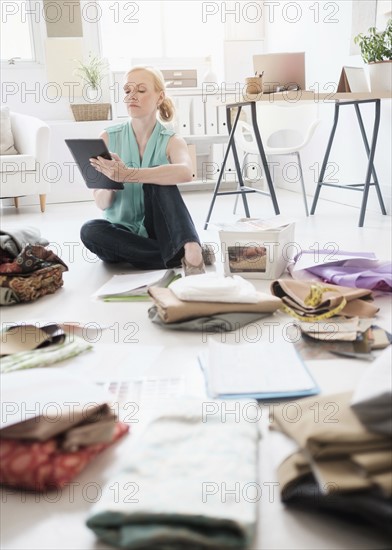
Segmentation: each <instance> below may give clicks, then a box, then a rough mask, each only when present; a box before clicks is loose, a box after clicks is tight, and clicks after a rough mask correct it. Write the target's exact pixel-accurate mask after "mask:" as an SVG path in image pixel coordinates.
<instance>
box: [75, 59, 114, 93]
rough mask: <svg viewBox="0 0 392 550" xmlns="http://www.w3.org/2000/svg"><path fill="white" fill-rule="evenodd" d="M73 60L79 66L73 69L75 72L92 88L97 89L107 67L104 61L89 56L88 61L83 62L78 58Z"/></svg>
mask: <svg viewBox="0 0 392 550" xmlns="http://www.w3.org/2000/svg"><path fill="white" fill-rule="evenodd" d="M75 61H76V62H77V63H78V65H79V67H78V68H77V69H75V73H76V74H77V75H78V76H79V77H80V78H81V79H82V80H83V81H84V82H86V83H87V84H89V85H90V86H91V87H92V88H93V89H94V90H96V89H98V87H99V85H100V83H101V80H102V79H103V77H104V76H105V73H106V70H107V68H108V67H107V63H106V61H104V60H103V59H99V58H98V57H91V56H90V59H89V61H88V63H83V62H82V61H79V60H78V59H75Z"/></svg>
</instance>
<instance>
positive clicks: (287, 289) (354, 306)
mask: <svg viewBox="0 0 392 550" xmlns="http://www.w3.org/2000/svg"><path fill="white" fill-rule="evenodd" d="M314 284H315V282H314V281H298V280H293V279H277V280H275V281H273V282H272V283H271V292H272V294H273V295H274V296H277V297H279V298H281V300H282V301H283V303H284V304H285V305H287V306H288V307H290V308H292V309H293V310H294V311H295V313H297V314H299V315H303V316H309V317H313V316H317V315H322V314H323V313H326V312H328V311H331V310H333V309H334V308H336V307H337V306H338V305H339V304H340V303H341V301H342V296H343V297H344V298H345V299H346V301H347V302H348V303H347V304H346V306H345V307H344V308H343V309H342V310H341V311H340V313H339V315H345V316H347V317H356V316H358V317H374V315H376V313H377V312H378V311H379V308H378V307H376V306H375V305H373V304H371V303H369V301H368V300H371V299H372V291H371V290H368V289H365V288H349V287H344V286H338V285H333V284H330V283H328V284H322V285H321V286H324V287H328V288H333V291H328V292H325V293H324V294H323V297H322V301H321V303H320V304H319V305H317V306H311V305H306V304H305V299H306V298H307V297H308V296H309V293H310V290H311V286H312V285H314ZM365 300H366V301H365Z"/></svg>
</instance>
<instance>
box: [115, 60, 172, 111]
mask: <svg viewBox="0 0 392 550" xmlns="http://www.w3.org/2000/svg"><path fill="white" fill-rule="evenodd" d="M140 70H143V71H147V72H148V73H149V74H150V75H151V76H152V78H153V81H154V88H155V91H156V92H163V94H164V98H163V100H162V102H161V103H160V105H159V106H158V111H159V118H160V119H161V120H162V122H170V121H171V120H173V117H174V113H175V108H174V103H173V101H172V100H171V98H170V97H167V96H166V86H165V79H164V78H163V74H162V73H161V71H160V70H159V69H157V68H155V67H150V66H149V65H136V66H135V67H132V69H130V70H129V71H128V72H127V74H126V76H127V77H128V75H129V74H130V73H132V72H133V71H140Z"/></svg>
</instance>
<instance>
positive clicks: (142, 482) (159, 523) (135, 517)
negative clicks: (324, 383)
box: [87, 399, 259, 550]
mask: <svg viewBox="0 0 392 550" xmlns="http://www.w3.org/2000/svg"><path fill="white" fill-rule="evenodd" d="M237 405H239V406H240V407H242V406H243V407H246V406H249V401H247V402H245V401H244V402H242V401H239V402H237ZM206 406H208V407H207V408H206ZM225 410H226V409H225V404H224V403H223V402H219V401H214V402H211V403H202V402H201V401H199V400H193V399H187V400H178V401H176V402H173V403H172V404H171V405H170V406H168V408H167V409H166V410H164V411H162V412H161V413H160V415H159V416H157V417H156V418H154V419H153V420H152V421H151V422H150V423H149V425H148V426H147V427H146V429H145V431H144V432H143V433H142V434H141V435H140V437H139V438H138V440H137V445H136V444H135V446H134V448H133V452H132V454H131V455H130V457H129V459H128V467H127V469H126V470H125V471H123V472H121V473H119V474H118V475H117V476H116V477H115V478H114V479H111V480H110V482H109V483H108V484H107V486H106V487H105V488H104V489H103V493H102V497H101V498H100V500H99V501H98V502H96V503H95V504H94V506H93V508H92V510H91V514H90V517H89V519H88V521H87V525H88V527H90V528H91V529H92V530H93V531H94V532H95V533H96V534H97V536H98V537H99V538H101V539H102V540H103V541H105V542H106V543H109V544H112V545H114V546H117V547H120V548H129V549H138V550H141V549H149V548H159V549H162V550H164V549H167V550H169V549H170V550H172V549H174V548H186V549H189V550H196V549H198V550H202V549H213V548H214V549H219V550H223V549H228V548H231V549H235V548H238V549H239V548H241V549H245V548H248V547H249V545H250V544H251V543H252V541H253V538H254V534H255V526H256V517H257V505H256V502H255V500H252V499H251V498H243V497H242V496H241V495H243V494H244V493H246V488H248V487H249V486H252V485H253V484H257V456H258V455H257V448H258V440H259V429H258V425H257V422H249V420H248V417H247V415H243V414H241V410H240V409H238V413H239V414H238V415H235V414H233V412H230V413H229V414H226V415H225ZM231 411H232V409H231ZM113 486H115V487H118V488H119V494H118V495H116V493H115V492H114V491H113V490H112V489H113ZM130 495H131V496H132V498H130Z"/></svg>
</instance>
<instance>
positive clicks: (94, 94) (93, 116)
mask: <svg viewBox="0 0 392 550" xmlns="http://www.w3.org/2000/svg"><path fill="white" fill-rule="evenodd" d="M75 61H76V63H77V64H78V66H77V67H76V69H75V75H76V76H78V77H79V78H80V79H81V80H82V81H83V82H84V86H83V92H82V93H83V98H84V99H85V100H87V102H86V103H82V104H74V105H71V109H72V112H73V115H74V117H75V120H76V121H85V120H107V119H108V117H109V115H110V112H111V105H110V103H100V100H101V98H102V85H101V83H102V80H103V79H104V77H105V76H106V73H107V69H108V64H107V62H106V61H105V60H104V59H100V58H99V57H97V56H92V55H91V54H90V56H89V60H88V61H87V62H86V63H84V62H82V61H80V60H78V59H75Z"/></svg>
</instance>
